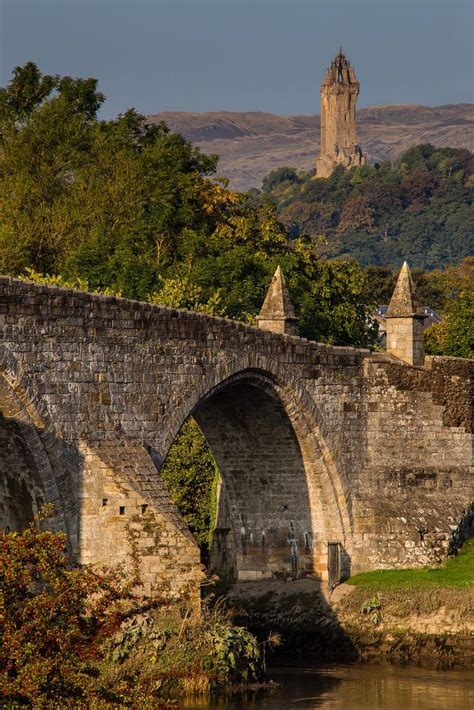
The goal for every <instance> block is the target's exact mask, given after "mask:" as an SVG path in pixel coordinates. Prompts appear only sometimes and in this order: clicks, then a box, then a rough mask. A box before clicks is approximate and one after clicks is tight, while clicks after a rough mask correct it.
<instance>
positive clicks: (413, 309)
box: [385, 261, 426, 365]
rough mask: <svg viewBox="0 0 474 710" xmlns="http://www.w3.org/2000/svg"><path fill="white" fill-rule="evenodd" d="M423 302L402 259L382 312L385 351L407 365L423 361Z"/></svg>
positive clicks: (421, 363)
mask: <svg viewBox="0 0 474 710" xmlns="http://www.w3.org/2000/svg"><path fill="white" fill-rule="evenodd" d="M425 318H426V315H425V312H424V310H423V306H422V305H421V303H420V300H419V298H418V296H417V294H416V291H415V284H414V283H413V279H412V276H411V273H410V269H409V266H408V264H407V262H406V261H405V262H404V264H403V266H402V268H401V270H400V274H399V276H398V280H397V283H396V285H395V290H394V292H393V295H392V298H391V300H390V303H389V306H388V309H387V313H386V315H385V327H386V331H387V352H389V353H391V354H392V355H395V357H399V358H400V359H401V360H403V361H404V362H407V363H408V364H409V365H423V362H424V357H425V354H424V344H423V320H424V319H425Z"/></svg>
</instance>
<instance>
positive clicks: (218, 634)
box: [0, 522, 262, 708]
mask: <svg viewBox="0 0 474 710" xmlns="http://www.w3.org/2000/svg"><path fill="white" fill-rule="evenodd" d="M43 526H44V522H43ZM0 549H1V555H0V610H1V626H0V705H1V706H2V707H20V706H26V707H33V708H43V707H44V708H51V707H55V708H56V707H61V708H63V707H74V708H108V707H133V708H152V707H153V708H156V707H160V706H161V705H160V703H162V702H163V701H169V700H170V699H173V698H175V697H176V696H177V695H179V694H182V693H186V692H198V693H199V692H201V693H202V692H206V693H207V692H209V691H211V690H213V689H216V688H222V687H230V686H232V684H240V683H248V682H251V681H255V680H257V679H258V678H259V677H260V674H261V671H262V654H261V650H260V647H259V645H258V644H257V642H256V640H255V638H254V637H253V636H252V635H251V634H250V633H249V632H248V631H246V630H245V629H243V628H241V627H237V626H234V625H233V624H232V621H231V618H230V616H229V615H228V614H226V613H224V612H223V611H222V609H221V608H220V607H219V605H216V606H215V607H214V609H210V608H207V607H204V608H203V611H202V614H201V615H197V614H196V613H194V610H193V608H192V607H191V606H190V605H189V603H188V602H187V601H186V598H185V597H183V598H182V599H181V600H180V603H179V604H176V605H173V606H170V605H169V604H168V603H167V602H166V601H165V600H163V599H159V598H156V597H154V598H153V599H150V598H147V597H144V596H137V595H136V589H137V588H139V579H138V578H137V577H136V576H132V577H131V578H130V576H126V575H125V574H124V572H123V571H122V570H121V569H120V568H116V569H114V570H110V569H97V568H92V567H90V566H87V565H86V566H83V567H80V568H74V567H71V566H70V565H69V564H68V562H67V559H66V555H65V536H64V535H63V534H62V533H57V532H51V531H48V530H40V529H39V528H38V527H36V526H35V525H34V524H32V525H30V527H29V528H27V529H26V530H25V531H24V532H22V533H15V532H9V533H1V534H0Z"/></svg>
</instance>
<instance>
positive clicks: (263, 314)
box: [257, 265, 297, 335]
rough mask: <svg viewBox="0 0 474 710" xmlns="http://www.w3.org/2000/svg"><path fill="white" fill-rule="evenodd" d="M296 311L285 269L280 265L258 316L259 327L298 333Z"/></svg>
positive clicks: (289, 333) (290, 333) (276, 331)
mask: <svg viewBox="0 0 474 710" xmlns="http://www.w3.org/2000/svg"><path fill="white" fill-rule="evenodd" d="M296 322H297V318H296V316H295V311H294V308H293V304H292V302H291V299H290V294H289V293H288V289H287V287H286V283H285V277H284V276H283V271H282V270H281V267H280V266H279V265H278V266H277V268H276V271H275V273H274V274H273V277H272V280H271V282H270V286H269V287H268V291H267V295H266V296H265V300H264V302H263V305H262V308H261V310H260V313H259V314H258V316H257V323H258V327H259V328H261V329H262V330H272V331H274V332H275V333H285V334H286V335H294V334H295V333H296Z"/></svg>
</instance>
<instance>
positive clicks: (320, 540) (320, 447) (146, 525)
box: [0, 278, 474, 592]
mask: <svg viewBox="0 0 474 710" xmlns="http://www.w3.org/2000/svg"><path fill="white" fill-rule="evenodd" d="M0 324H1V326H2V329H1V330H2V340H1V343H0V472H1V474H2V476H1V485H2V487H1V488H0V493H1V499H0V502H1V510H0V512H1V523H0V524H1V525H2V526H4V527H7V526H8V528H9V529H21V528H22V527H23V526H24V525H26V524H27V523H28V521H29V520H30V519H31V518H32V516H33V515H34V513H35V512H36V511H37V509H38V508H39V507H40V506H41V504H42V502H44V501H50V502H53V503H54V506H55V513H54V517H53V518H52V521H51V524H52V525H53V526H54V527H55V528H56V529H62V530H64V531H65V532H66V533H67V538H68V542H69V546H70V552H71V554H72V555H74V556H75V558H76V559H78V560H79V561H81V562H84V563H85V562H93V563H116V562H122V561H123V562H127V560H129V559H130V554H131V551H134V553H133V555H132V557H133V556H135V558H136V555H137V554H138V557H139V560H140V564H141V569H142V576H143V579H144V581H145V584H146V587H147V588H148V589H149V590H153V589H154V588H156V585H157V584H158V583H159V585H163V584H166V585H167V586H168V587H169V589H170V590H172V591H173V592H177V591H180V590H182V589H183V588H184V587H185V586H186V585H188V584H192V583H193V580H195V579H196V572H197V570H198V569H199V550H198V547H197V545H196V543H195V541H194V539H193V537H192V535H191V534H190V532H189V530H188V529H187V527H186V525H185V524H184V522H183V520H182V519H181V517H180V515H179V513H178V511H177V509H176V508H175V506H174V505H173V504H172V502H171V501H170V499H169V496H168V493H167V491H166V489H165V486H164V484H163V481H162V479H161V477H160V473H159V470H160V466H161V464H162V462H163V461H164V459H165V457H166V454H167V451H168V450H169V448H170V446H171V445H172V443H173V441H174V440H175V438H176V436H177V434H178V432H179V430H180V427H181V426H182V424H183V422H184V421H185V420H186V419H187V417H189V416H190V415H192V416H193V417H195V419H196V420H197V422H198V424H199V426H200V427H201V429H202V431H203V433H204V435H205V437H206V439H207V441H208V442H209V445H210V447H211V449H212V452H213V454H214V456H215V459H216V461H217V464H218V467H219V471H220V475H221V480H222V484H221V488H220V494H219V505H218V507H219V511H218V520H217V527H216V531H215V540H214V551H213V557H214V561H215V563H216V565H217V566H220V567H221V568H222V567H228V568H230V569H232V570H233V571H234V572H235V573H236V574H237V576H238V577H239V578H240V579H256V578H259V577H262V576H269V575H291V576H296V575H302V574H307V573H316V574H319V575H320V576H321V577H323V578H324V577H325V576H326V575H327V550H328V542H338V543H340V548H339V549H340V550H341V552H342V559H343V566H344V568H345V571H346V572H349V570H350V571H351V572H355V571H360V570H364V569H368V568H373V567H384V566H386V567H388V566H407V565H408V566H409V565H412V566H413V565H417V564H423V563H425V562H426V561H428V560H432V559H433V558H436V556H437V555H439V554H441V553H442V552H443V551H444V550H445V549H446V547H447V546H448V545H449V544H450V541H451V538H452V536H453V533H455V532H456V528H457V527H458V526H459V525H460V524H461V523H462V522H463V520H464V519H465V517H466V514H467V510H468V508H469V504H470V503H471V501H472V500H473V499H474V490H473V488H474V487H473V472H474V468H473V465H472V464H473V461H472V433H471V432H472V419H473V416H472V392H473V390H472V374H473V365H474V363H473V362H471V361H468V360H461V359H454V358H432V359H428V358H426V359H425V365H424V366H423V367H420V366H418V367H415V366H411V365H408V364H405V363H404V362H402V361H401V360H400V359H397V358H395V357H393V356H391V355H387V354H373V353H370V352H369V351H368V350H362V349H354V348H350V347H332V346H328V345H324V344H321V343H316V342H310V341H307V340H305V339H302V338H299V337H296V336H293V335H285V334H278V333H274V332H269V331H265V330H261V329H258V328H254V327H249V326H246V325H243V324H240V323H237V322H233V321H230V320H225V319H221V318H212V317H207V316H204V315H199V314H197V313H191V312H184V311H178V310H172V309H167V308H162V307H158V306H154V305H149V304H147V303H139V302H135V301H129V300H125V299H119V298H114V297H107V296H100V295H91V294H88V293H82V292H79V291H73V290H65V289H59V288H54V287H46V286H38V285H34V284H31V283H26V282H22V281H18V280H13V279H9V278H1V279H0ZM158 580H159V582H158Z"/></svg>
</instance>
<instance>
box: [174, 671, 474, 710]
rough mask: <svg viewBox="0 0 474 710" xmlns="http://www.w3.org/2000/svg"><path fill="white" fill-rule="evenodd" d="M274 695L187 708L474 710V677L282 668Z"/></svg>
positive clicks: (457, 673) (191, 704) (451, 673)
mask: <svg viewBox="0 0 474 710" xmlns="http://www.w3.org/2000/svg"><path fill="white" fill-rule="evenodd" d="M270 675H271V677H272V678H273V680H275V681H277V682H278V683H280V685H281V689H280V690H279V691H277V692H276V693H274V694H272V695H268V694H261V695H258V696H254V697H251V698H246V699H244V698H232V699H229V700H221V701H211V702H203V701H201V702H199V701H194V702H189V703H187V704H183V705H182V707H183V708H186V710H197V708H199V709H200V710H292V709H293V708H294V709H295V710H308V709H310V708H331V710H332V709H334V708H341V709H342V708H344V710H367V708H381V709H383V710H414V709H415V708H416V710H474V675H473V674H472V673H470V672H468V671H431V670H425V669H422V668H401V667H397V666H374V665H355V666H331V667H323V668H318V669H314V668H311V669H304V668H297V669H287V668H285V669H280V670H275V671H273V672H272V673H271V674H270Z"/></svg>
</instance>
